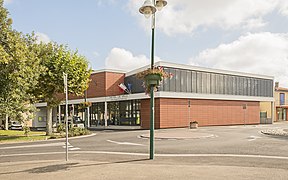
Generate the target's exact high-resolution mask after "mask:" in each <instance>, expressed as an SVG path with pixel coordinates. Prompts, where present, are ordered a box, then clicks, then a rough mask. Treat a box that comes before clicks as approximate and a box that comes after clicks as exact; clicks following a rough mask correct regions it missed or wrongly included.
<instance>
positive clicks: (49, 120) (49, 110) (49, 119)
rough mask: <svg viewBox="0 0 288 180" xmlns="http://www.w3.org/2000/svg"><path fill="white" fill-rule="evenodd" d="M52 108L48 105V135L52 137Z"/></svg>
mask: <svg viewBox="0 0 288 180" xmlns="http://www.w3.org/2000/svg"><path fill="white" fill-rule="evenodd" d="M52 109H53V108H52V107H50V106H49V105H47V119H46V135H47V136H50V135H52Z"/></svg>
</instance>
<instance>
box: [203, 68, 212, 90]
mask: <svg viewBox="0 0 288 180" xmlns="http://www.w3.org/2000/svg"><path fill="white" fill-rule="evenodd" d="M210 86H211V85H210V73H204V72H202V93H205V94H210Z"/></svg>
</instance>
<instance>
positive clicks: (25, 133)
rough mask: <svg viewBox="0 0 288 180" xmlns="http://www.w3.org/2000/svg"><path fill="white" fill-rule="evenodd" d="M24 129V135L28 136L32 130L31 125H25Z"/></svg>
mask: <svg viewBox="0 0 288 180" xmlns="http://www.w3.org/2000/svg"><path fill="white" fill-rule="evenodd" d="M23 131H24V135H25V136H28V134H29V132H30V128H29V126H27V125H25V126H24V127H23Z"/></svg>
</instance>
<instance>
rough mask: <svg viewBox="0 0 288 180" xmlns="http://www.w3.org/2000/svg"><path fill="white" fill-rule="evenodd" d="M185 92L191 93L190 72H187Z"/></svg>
mask: <svg viewBox="0 0 288 180" xmlns="http://www.w3.org/2000/svg"><path fill="white" fill-rule="evenodd" d="M186 80H187V92H192V72H191V71H187V78H186Z"/></svg>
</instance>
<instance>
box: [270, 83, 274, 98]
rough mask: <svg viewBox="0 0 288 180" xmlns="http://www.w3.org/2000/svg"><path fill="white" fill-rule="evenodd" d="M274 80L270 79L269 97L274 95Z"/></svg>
mask: <svg viewBox="0 0 288 180" xmlns="http://www.w3.org/2000/svg"><path fill="white" fill-rule="evenodd" d="M273 84H274V83H273V80H269V97H273V88H274V87H273Z"/></svg>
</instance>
